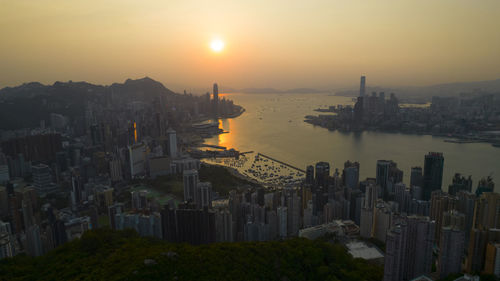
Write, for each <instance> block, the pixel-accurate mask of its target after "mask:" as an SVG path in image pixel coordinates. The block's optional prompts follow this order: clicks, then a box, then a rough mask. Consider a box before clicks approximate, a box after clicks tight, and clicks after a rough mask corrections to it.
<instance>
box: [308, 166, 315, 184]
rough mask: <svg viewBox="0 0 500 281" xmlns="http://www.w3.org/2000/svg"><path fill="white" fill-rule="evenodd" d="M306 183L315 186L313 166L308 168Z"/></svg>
mask: <svg viewBox="0 0 500 281" xmlns="http://www.w3.org/2000/svg"><path fill="white" fill-rule="evenodd" d="M306 183H307V184H314V167H313V166H312V165H309V166H307V168H306Z"/></svg>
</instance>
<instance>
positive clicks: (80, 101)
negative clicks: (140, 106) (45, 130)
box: [0, 77, 181, 130]
mask: <svg viewBox="0 0 500 281" xmlns="http://www.w3.org/2000/svg"><path fill="white" fill-rule="evenodd" d="M160 96H163V97H165V100H168V99H169V98H170V97H174V99H175V97H180V96H181V95H179V94H176V93H174V92H173V91H171V90H169V89H168V88H166V87H165V86H163V84H161V83H160V82H157V81H155V80H153V79H151V78H149V77H145V78H141V79H136V80H132V79H127V80H126V81H125V82H124V83H114V84H112V85H108V86H102V85H94V84H90V83H87V82H72V81H69V82H55V83H54V84H52V85H43V84H41V83H38V82H31V83H25V84H22V85H20V86H17V87H6V88H3V89H1V90H0V130H2V129H5V130H13V129H19V128H32V127H36V126H38V124H40V120H50V119H49V118H50V114H52V113H56V114H62V115H64V116H67V117H70V119H71V120H75V119H78V118H82V116H85V107H86V105H87V104H88V103H89V102H91V103H95V104H99V105H105V104H116V103H123V105H126V104H128V103H130V102H132V101H151V100H154V99H157V98H158V97H160Z"/></svg>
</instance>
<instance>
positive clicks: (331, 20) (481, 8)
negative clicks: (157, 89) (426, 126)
mask: <svg viewBox="0 0 500 281" xmlns="http://www.w3.org/2000/svg"><path fill="white" fill-rule="evenodd" d="M498 15H500V1H498V0H481V1H470V0H439V1H436V0H408V1H406V0H405V1H401V0H377V1H374V0H373V1H367V0H349V1H346V0H342V1H340V0H324V1H323V0H315V1H303V0H302V1H290V0H288V1H283V0H273V1H269V0H267V1H263V0H254V1H238V0H232V1H215V0H214V1H189V0H183V1H180V0H179V1H177V0H143V1H138V0H86V1H80V0H71V1H68V0H0V38H1V44H0V88H1V87H4V86H13V85H17V84H20V83H22V82H27V81H40V82H42V83H53V82H54V81H57V80H60V81H67V80H73V81H81V80H85V81H89V82H92V83H102V84H110V83H112V82H121V81H124V80H125V79H126V78H139V77H143V76H149V77H151V78H154V79H156V80H159V81H161V82H163V83H164V84H165V85H166V86H167V87H171V88H173V89H174V90H181V89H183V88H188V89H189V88H198V87H209V86H210V85H211V84H212V83H213V82H214V81H217V82H219V84H221V85H223V86H227V87H236V88H240V87H276V88H294V87H314V88H325V89H330V88H338V87H346V86H347V87H350V86H353V85H357V84H358V83H359V76H360V75H362V74H365V75H367V76H368V82H369V84H371V85H374V84H376V85H384V86H397V85H428V84H435V83H442V82H457V81H475V80H488V79H497V78H500V51H499V50H500V28H499V27H500V17H499V16H498ZM214 37H219V38H221V39H223V40H224V41H225V44H226V46H225V49H224V51H223V52H221V53H214V52H212V51H211V49H210V48H209V44H210V40H212V38H214ZM207 85H208V86H207Z"/></svg>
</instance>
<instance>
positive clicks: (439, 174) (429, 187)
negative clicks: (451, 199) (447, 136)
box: [423, 152, 444, 200]
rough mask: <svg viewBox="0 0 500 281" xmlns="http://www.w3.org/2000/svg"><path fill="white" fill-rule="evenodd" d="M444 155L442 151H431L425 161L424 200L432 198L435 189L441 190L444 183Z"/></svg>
mask: <svg viewBox="0 0 500 281" xmlns="http://www.w3.org/2000/svg"><path fill="white" fill-rule="evenodd" d="M443 166H444V157H443V154H442V153H440V152H429V154H427V155H425V162H424V192H423V193H424V194H423V195H424V196H423V199H424V200H429V199H430V198H431V193H432V191H434V190H441V185H442V183H443Z"/></svg>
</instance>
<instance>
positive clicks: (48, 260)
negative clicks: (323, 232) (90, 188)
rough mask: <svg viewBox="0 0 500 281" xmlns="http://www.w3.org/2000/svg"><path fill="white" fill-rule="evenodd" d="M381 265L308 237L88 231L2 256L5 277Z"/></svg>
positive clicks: (327, 271)
mask: <svg viewBox="0 0 500 281" xmlns="http://www.w3.org/2000/svg"><path fill="white" fill-rule="evenodd" d="M382 275H383V268H382V267H380V266H376V265H372V264H369V263H367V262H365V261H364V260H360V259H353V258H352V257H351V256H350V255H349V254H348V253H347V252H346V251H345V249H344V248H343V247H342V246H340V245H337V244H335V245H334V244H331V243H326V242H322V241H310V240H306V239H298V238H295V239H291V240H286V241H274V242H242V243H215V244H211V245H202V246H192V245H187V244H171V243H166V242H163V241H158V240H152V239H147V238H142V237H139V236H138V235H137V234H136V233H135V232H133V231H111V230H107V229H99V230H93V231H88V232H86V233H85V234H84V236H83V237H82V239H80V240H74V241H72V242H70V243H67V244H65V245H63V246H61V247H60V248H57V249H56V250H54V251H52V252H50V253H48V254H46V255H45V256H42V257H38V258H32V257H27V256H24V255H22V256H16V257H14V258H12V259H5V260H2V261H0V279H1V280H282V281H285V280H290V281H292V280H377V281H378V280H381V279H382Z"/></svg>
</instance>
